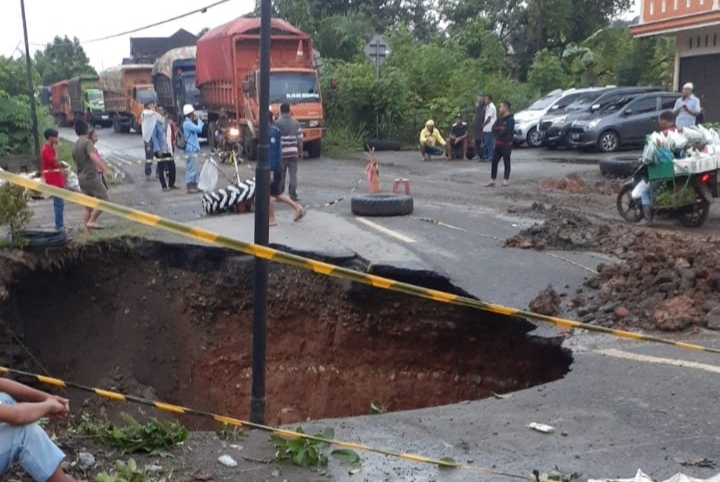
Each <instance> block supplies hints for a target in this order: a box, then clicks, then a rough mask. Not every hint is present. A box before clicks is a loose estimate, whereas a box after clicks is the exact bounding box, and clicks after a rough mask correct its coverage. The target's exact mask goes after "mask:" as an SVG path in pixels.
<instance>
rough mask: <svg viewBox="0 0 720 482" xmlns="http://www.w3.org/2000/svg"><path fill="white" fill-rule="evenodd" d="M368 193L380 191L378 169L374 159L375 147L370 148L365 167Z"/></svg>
mask: <svg viewBox="0 0 720 482" xmlns="http://www.w3.org/2000/svg"><path fill="white" fill-rule="evenodd" d="M365 172H366V174H367V178H368V185H369V191H370V193H376V192H380V169H379V168H378V163H377V160H376V159H375V149H374V148H371V149H370V160H369V161H368V163H367V166H366V167H365Z"/></svg>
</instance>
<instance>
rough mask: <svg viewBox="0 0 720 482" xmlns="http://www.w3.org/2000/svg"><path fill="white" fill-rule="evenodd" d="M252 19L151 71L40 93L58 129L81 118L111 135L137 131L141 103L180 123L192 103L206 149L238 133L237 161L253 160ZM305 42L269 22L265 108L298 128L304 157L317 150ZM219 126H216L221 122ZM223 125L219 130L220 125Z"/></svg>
mask: <svg viewBox="0 0 720 482" xmlns="http://www.w3.org/2000/svg"><path fill="white" fill-rule="evenodd" d="M259 47H260V19H259V18H245V17H241V18H238V19H236V20H233V21H231V22H228V23H226V24H224V25H221V26H219V27H216V28H214V29H212V30H210V31H209V32H207V33H206V34H205V35H203V36H202V37H201V38H200V39H199V40H198V42H197V44H196V45H195V46H191V47H181V48H176V49H172V50H170V51H168V52H166V53H165V54H163V55H162V56H161V57H159V58H158V59H157V61H156V62H155V63H154V64H153V65H150V64H145V65H119V66H117V67H112V68H109V69H107V70H105V71H103V72H101V73H100V75H99V76H79V77H75V78H73V79H68V80H63V81H60V82H57V83H55V84H53V85H52V86H50V87H49V88H48V87H46V88H45V89H44V90H41V99H42V100H44V102H45V103H47V104H49V107H50V111H51V114H52V116H53V118H54V119H55V121H56V123H57V124H58V125H61V126H69V125H72V124H73V122H74V121H75V119H77V118H83V119H86V120H87V121H88V122H89V123H91V124H93V125H100V126H103V127H110V126H112V127H113V130H114V131H115V132H122V133H128V132H131V131H134V132H135V133H136V134H140V132H141V124H142V123H141V115H142V111H143V108H144V104H146V103H149V102H156V103H157V105H158V106H162V107H163V108H164V109H165V110H166V111H167V112H168V113H169V114H170V115H171V116H173V117H174V118H176V119H178V120H180V119H181V116H182V107H183V105H185V104H192V105H193V106H194V107H195V111H196V112H197V113H198V114H199V116H200V118H201V119H203V120H204V121H205V129H204V132H203V134H202V137H204V138H206V139H207V140H208V142H209V143H210V144H211V145H214V144H215V136H216V134H217V133H218V132H219V129H222V128H227V126H226V125H224V124H231V125H233V126H235V128H237V129H239V130H240V132H241V136H240V137H241V140H240V142H241V145H242V150H243V152H244V154H245V156H246V157H247V158H249V159H251V160H254V159H256V158H257V144H258V140H257V136H258V122H259V117H260V116H259V99H258V95H259V92H258V91H259V89H258V85H259V80H260V79H259V65H260V62H259ZM314 60H315V55H314V51H313V44H312V38H311V37H310V36H309V35H308V34H306V33H304V32H302V31H300V30H298V29H297V28H295V27H293V26H292V25H290V24H289V23H288V22H286V21H284V20H280V19H273V20H272V36H271V60H270V64H271V73H270V104H271V109H272V111H273V112H274V113H277V112H278V111H279V106H280V104H282V103H289V104H290V105H291V114H292V115H293V117H295V119H297V120H298V121H299V122H300V124H301V125H302V127H303V135H304V145H305V148H306V149H307V151H308V153H309V155H310V157H318V156H319V155H320V152H321V149H322V137H323V126H324V118H323V107H322V97H321V91H320V81H319V77H318V73H317V69H316V68H315V64H314ZM221 119H222V120H221ZM220 124H223V125H220Z"/></svg>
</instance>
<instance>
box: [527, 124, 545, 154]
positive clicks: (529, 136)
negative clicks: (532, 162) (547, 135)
mask: <svg viewBox="0 0 720 482" xmlns="http://www.w3.org/2000/svg"><path fill="white" fill-rule="evenodd" d="M533 134H537V139H536V140H535V142H533V141H532V139H533ZM525 142H526V143H527V146H528V147H532V148H533V149H537V148H538V147H540V146H542V143H543V138H542V134H541V133H540V132H538V130H537V127H533V128H532V129H530V131H529V132H528V133H527V137H526V138H525Z"/></svg>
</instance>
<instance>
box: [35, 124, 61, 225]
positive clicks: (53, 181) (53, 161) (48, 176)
mask: <svg viewBox="0 0 720 482" xmlns="http://www.w3.org/2000/svg"><path fill="white" fill-rule="evenodd" d="M43 134H44V136H45V145H44V146H43V148H42V151H41V160H42V165H41V166H40V168H41V170H42V176H43V179H44V180H45V183H46V184H49V185H50V186H55V187H62V188H64V187H65V174H64V173H63V171H62V166H60V163H59V162H58V159H57V153H56V151H55V146H57V143H58V131H56V130H55V129H46V130H45V132H44V133H43ZM53 208H54V210H55V229H56V230H58V231H60V230H61V229H64V228H65V225H64V223H63V212H64V211H65V202H64V201H63V200H62V199H60V198H59V197H55V196H53Z"/></svg>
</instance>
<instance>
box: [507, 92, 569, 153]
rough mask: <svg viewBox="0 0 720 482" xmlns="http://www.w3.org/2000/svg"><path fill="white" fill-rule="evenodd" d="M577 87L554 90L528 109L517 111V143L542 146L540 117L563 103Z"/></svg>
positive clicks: (517, 144) (518, 144)
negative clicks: (539, 126)
mask: <svg viewBox="0 0 720 482" xmlns="http://www.w3.org/2000/svg"><path fill="white" fill-rule="evenodd" d="M573 91H575V89H568V90H562V89H557V90H553V91H552V92H550V93H549V94H546V95H544V96H542V97H540V98H539V99H538V100H536V101H535V102H533V104H532V105H531V106H530V107H528V108H527V109H524V110H521V111H519V112H516V113H515V116H514V117H515V133H514V134H515V136H514V137H515V145H516V146H520V145H522V144H523V143H527V145H528V146H530V147H540V144H541V143H542V135H540V132H539V131H538V128H537V125H538V121H539V120H540V118H541V117H542V116H543V115H545V114H546V113H547V112H548V111H549V110H551V109H557V106H558V105H561V104H562V103H563V101H562V99H563V98H564V97H567V96H568V95H569V94H570V93H571V92H573Z"/></svg>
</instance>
